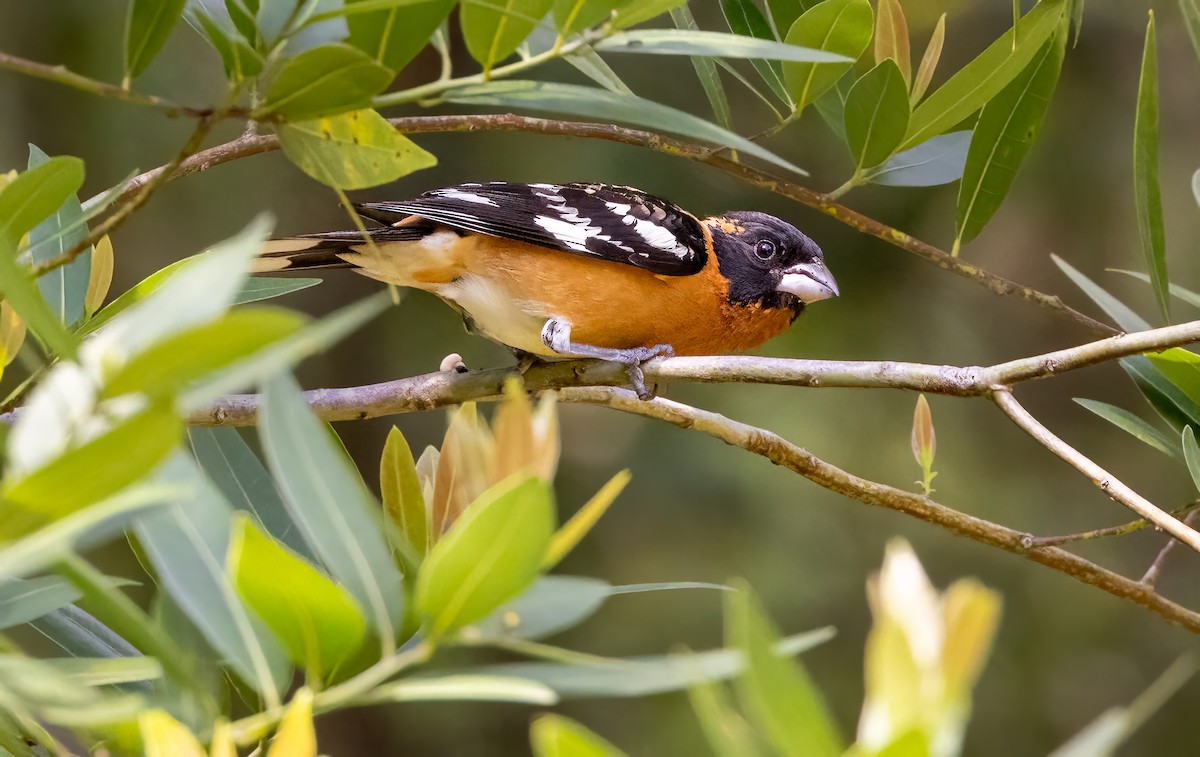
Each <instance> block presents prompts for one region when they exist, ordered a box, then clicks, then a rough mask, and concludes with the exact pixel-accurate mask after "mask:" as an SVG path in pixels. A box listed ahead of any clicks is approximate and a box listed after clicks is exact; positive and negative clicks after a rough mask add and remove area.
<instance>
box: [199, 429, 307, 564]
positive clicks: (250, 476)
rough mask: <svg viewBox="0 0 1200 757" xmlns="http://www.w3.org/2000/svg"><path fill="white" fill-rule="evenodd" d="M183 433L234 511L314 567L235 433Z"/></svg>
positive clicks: (251, 454)
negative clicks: (248, 517)
mask: <svg viewBox="0 0 1200 757" xmlns="http://www.w3.org/2000/svg"><path fill="white" fill-rule="evenodd" d="M187 433H188V441H189V442H190V443H191V446H192V454H193V455H194V456H195V458H196V462H197V463H199V465H200V467H201V468H202V469H203V470H204V474H205V475H206V476H208V479H209V481H211V482H212V483H213V485H214V486H216V487H217V489H218V490H219V491H220V492H221V494H222V495H224V497H225V499H226V500H227V501H228V502H229V503H230V504H231V505H233V507H234V509H235V510H241V511H243V512H248V513H250V514H251V515H253V516H254V521H255V523H257V524H258V526H259V527H260V528H262V529H263V530H264V531H266V532H267V533H268V534H270V535H271V536H272V537H274V538H275V539H276V540H278V541H279V542H281V543H283V545H284V546H286V547H287V548H288V549H290V550H291V551H293V552H295V553H296V554H298V555H300V556H301V557H303V558H304V559H305V560H307V561H308V562H310V563H313V564H317V560H316V558H315V557H314V556H313V554H312V550H311V549H309V547H308V545H307V544H306V543H305V542H304V538H303V537H302V536H301V535H300V531H299V529H298V528H297V527H296V524H295V523H293V522H292V516H290V515H288V511H287V507H286V506H285V505H284V504H283V497H282V496H281V495H280V494H279V489H277V488H276V487H275V482H274V481H272V480H271V474H269V473H267V469H266V468H265V467H264V466H263V464H262V462H261V461H260V460H259V459H258V455H256V454H254V450H252V449H250V445H249V444H246V442H245V441H244V440H243V439H242V435H241V434H239V433H238V431H237V429H233V428H199V427H193V428H189V429H188V432H187Z"/></svg>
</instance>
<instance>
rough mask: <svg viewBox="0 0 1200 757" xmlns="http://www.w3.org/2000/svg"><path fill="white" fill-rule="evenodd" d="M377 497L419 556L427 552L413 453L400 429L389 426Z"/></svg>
mask: <svg viewBox="0 0 1200 757" xmlns="http://www.w3.org/2000/svg"><path fill="white" fill-rule="evenodd" d="M379 493H380V496H381V497H382V499H383V511H384V512H385V513H387V516H388V518H389V519H390V520H391V521H392V523H394V524H396V527H397V528H398V529H399V530H400V533H402V534H404V536H405V538H407V539H408V543H409V544H411V545H412V547H413V549H415V550H416V551H417V552H418V553H419V554H422V555H423V554H425V553H426V552H427V551H428V549H429V524H428V522H427V521H428V518H427V517H426V511H425V497H424V495H423V493H422V492H421V481H420V477H419V475H418V473H417V465H416V462H415V461H414V460H413V455H412V450H411V449H410V448H409V446H408V442H407V441H406V440H405V439H404V434H402V433H400V429H398V428H396V427H395V426H392V430H391V431H389V432H388V437H387V441H386V442H385V443H384V445H383V456H382V457H381V458H380V460H379Z"/></svg>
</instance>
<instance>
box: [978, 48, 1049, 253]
mask: <svg viewBox="0 0 1200 757" xmlns="http://www.w3.org/2000/svg"><path fill="white" fill-rule="evenodd" d="M1065 51H1066V44H1065V40H1060V39H1056V38H1055V37H1054V36H1051V38H1050V39H1048V40H1046V43H1045V44H1044V45H1042V49H1041V50H1039V51H1038V54H1037V55H1035V56H1034V58H1033V60H1032V61H1030V63H1029V65H1028V66H1027V67H1026V68H1025V70H1024V71H1022V72H1021V74H1020V75H1019V76H1017V78H1015V79H1013V80H1012V81H1011V82H1010V83H1009V85H1008V86H1007V87H1005V88H1004V89H1002V90H1000V93H999V94H998V95H996V96H995V97H994V98H992V100H991V101H990V102H988V104H987V105H985V106H983V112H981V113H980V114H979V121H978V122H976V124H975V133H974V136H972V137H971V147H970V149H969V150H968V151H967V163H966V167H965V168H964V170H963V180H962V183H961V184H960V185H959V189H958V213H957V216H956V219H955V227H956V228H955V242H954V244H955V247H956V248H957V247H958V246H959V245H960V244H963V243H965V242H970V241H971V240H972V239H974V238H975V237H977V236H978V235H979V232H980V231H983V227H984V226H985V225H987V222H988V221H990V220H991V218H992V215H993V214H994V213H995V212H996V209H997V208H999V207H1000V203H1001V202H1003V201H1004V196H1005V195H1007V194H1008V189H1009V187H1011V186H1012V182H1013V178H1015V177H1016V175H1017V169H1019V168H1020V167H1021V161H1022V160H1024V159H1025V155H1026V153H1028V152H1029V148H1030V147H1032V146H1033V141H1034V139H1036V138H1037V133H1038V130H1039V129H1040V128H1041V125H1042V119H1043V117H1044V116H1045V115H1046V108H1047V106H1049V105H1050V97H1051V95H1053V94H1054V87H1055V85H1056V84H1057V83H1058V74H1059V71H1060V70H1061V69H1062V61H1063V54H1064V52H1065Z"/></svg>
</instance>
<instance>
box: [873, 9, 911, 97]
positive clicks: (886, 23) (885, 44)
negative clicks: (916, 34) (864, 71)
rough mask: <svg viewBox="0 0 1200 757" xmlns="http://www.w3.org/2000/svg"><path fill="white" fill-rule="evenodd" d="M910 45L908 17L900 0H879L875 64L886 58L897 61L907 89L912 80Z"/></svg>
mask: <svg viewBox="0 0 1200 757" xmlns="http://www.w3.org/2000/svg"><path fill="white" fill-rule="evenodd" d="M908 47H909V45H908V19H906V18H905V17H904V8H902V7H900V0H879V12H878V14H877V15H876V17H875V65H879V64H880V63H883V62H884V61H885V60H893V61H895V62H896V68H898V69H899V70H900V75H901V76H903V77H904V84H905V89H906V90H907V89H908V85H909V84H911V82H912V53H910V52H909V49H908Z"/></svg>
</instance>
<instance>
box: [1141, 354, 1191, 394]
mask: <svg viewBox="0 0 1200 757" xmlns="http://www.w3.org/2000/svg"><path fill="white" fill-rule="evenodd" d="M1145 357H1146V359H1147V360H1149V361H1150V364H1151V365H1153V366H1154V367H1155V368H1156V369H1158V372H1159V373H1161V374H1162V375H1163V376H1165V377H1166V378H1167V380H1168V381H1170V382H1171V383H1172V384H1174V385H1175V386H1176V387H1178V388H1179V389H1180V390H1181V391H1182V392H1183V393H1184V394H1185V395H1187V397H1188V399H1190V400H1191V401H1192V402H1194V403H1196V404H1197V405H1200V355H1197V354H1196V353H1194V352H1190V351H1188V350H1185V349H1183V348H1182V347H1172V348H1171V349H1169V350H1163V351H1162V352H1152V353H1150V354H1148V355H1146V356H1145Z"/></svg>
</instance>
